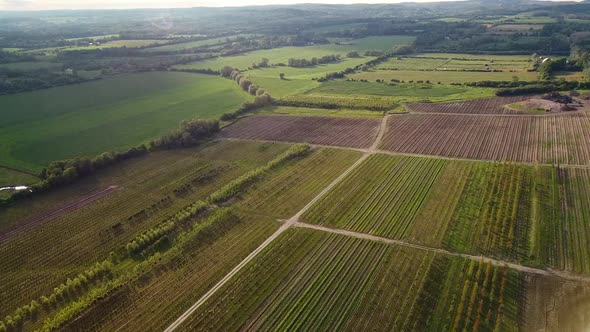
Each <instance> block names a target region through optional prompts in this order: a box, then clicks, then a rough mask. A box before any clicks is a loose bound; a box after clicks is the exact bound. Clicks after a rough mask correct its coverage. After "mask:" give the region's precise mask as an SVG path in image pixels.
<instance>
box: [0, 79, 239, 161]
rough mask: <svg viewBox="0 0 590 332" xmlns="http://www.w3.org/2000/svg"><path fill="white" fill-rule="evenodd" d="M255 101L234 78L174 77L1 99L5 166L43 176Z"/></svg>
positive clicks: (104, 83)
mask: <svg viewBox="0 0 590 332" xmlns="http://www.w3.org/2000/svg"><path fill="white" fill-rule="evenodd" d="M250 98H251V97H250V96H249V95H247V94H246V93H244V92H242V91H241V90H240V89H239V87H238V86H236V84H235V83H234V82H232V81H230V80H226V79H223V78H220V77H214V76H207V75H197V74H186V73H166V72H153V73H142V74H132V75H125V76H119V77H116V78H110V79H104V80H100V81H95V82H90V83H84V84H78V85H70V86H64V87H58V88H53V89H47V90H40V91H35V92H30V93H21V94H16V95H9V96H1V97H0V116H2V118H3V121H2V123H1V124H0V128H1V129H2V131H1V134H0V142H1V143H2V144H1V145H0V146H1V148H0V163H3V164H5V165H9V166H13V167H16V168H21V169H25V170H30V171H33V172H37V171H39V170H40V169H41V168H42V167H43V165H45V164H47V163H48V162H50V161H52V160H59V159H64V158H71V157H75V156H82V155H90V156H92V155H96V154H99V153H102V152H104V151H110V150H113V149H120V148H126V147H130V146H134V145H137V144H139V143H142V142H146V141H147V140H149V139H152V138H156V137H158V136H160V135H162V134H164V133H166V132H168V131H170V130H172V129H174V128H176V126H177V125H178V123H179V122H180V121H181V120H184V119H191V118H205V119H216V118H218V117H219V116H220V115H221V114H223V113H226V112H230V111H235V110H236V109H237V108H239V107H240V105H241V104H242V102H244V101H247V100H249V99H250ZM16 110H18V111H16Z"/></svg>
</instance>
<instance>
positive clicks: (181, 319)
mask: <svg viewBox="0 0 590 332" xmlns="http://www.w3.org/2000/svg"><path fill="white" fill-rule="evenodd" d="M388 118H389V116H388V115H387V116H384V117H383V118H382V119H381V123H380V125H379V131H378V133H377V137H376V138H375V140H374V142H373V144H372V145H371V147H370V148H369V149H368V150H367V151H365V153H364V154H363V155H362V156H361V157H360V158H359V159H358V160H357V161H356V162H355V163H354V164H352V166H350V167H349V168H348V169H347V170H345V171H344V172H343V173H342V174H340V176H338V177H337V178H336V179H335V180H334V181H332V182H331V183H330V184H329V185H328V186H327V187H325V188H324V189H323V190H322V191H321V192H320V193H319V194H317V195H316V196H315V197H314V198H313V199H312V200H311V201H309V203H307V204H306V205H305V206H304V207H303V208H302V209H301V210H300V211H299V212H297V213H296V214H295V215H294V216H293V217H291V218H289V220H287V222H285V223H284V224H283V225H282V226H281V227H280V228H279V229H278V230H277V231H276V232H275V233H274V234H272V235H271V236H270V237H269V238H268V239H266V240H265V241H264V242H263V243H262V244H261V245H260V246H258V248H256V249H255V250H254V251H253V252H251V253H250V254H249V255H248V256H247V257H246V258H244V260H242V261H241V262H240V263H239V264H238V265H237V266H236V267H235V268H234V269H233V270H231V271H230V272H229V273H228V274H226V275H225V276H224V277H223V278H222V279H221V280H220V281H219V282H218V283H217V284H215V286H213V287H212V288H211V289H210V290H209V291H208V292H207V293H205V294H204V295H203V296H202V297H201V298H200V299H199V300H198V301H197V302H195V304H193V305H192V306H191V307H190V308H189V309H188V310H187V311H185V312H184V313H183V314H182V315H181V316H180V317H178V319H176V321H174V322H173V323H172V324H170V326H168V328H166V330H164V332H172V331H174V330H176V329H177V328H178V327H180V325H182V323H183V322H184V321H185V320H186V319H187V318H188V317H189V316H190V315H191V314H192V313H194V312H195V311H196V310H197V309H198V308H199V307H200V306H201V305H203V303H205V302H206V301H207V300H208V299H209V298H211V296H213V295H214V294H215V293H216V292H217V291H218V290H219V289H221V288H222V287H223V286H224V285H225V284H226V283H227V282H228V281H229V280H230V279H231V278H232V277H233V276H234V275H236V274H237V273H238V272H240V270H241V269H242V268H243V267H244V266H246V265H247V264H248V263H249V262H250V261H252V260H253V259H254V258H255V257H256V256H257V255H258V254H259V253H260V252H262V251H263V250H264V249H265V248H266V247H268V245H269V244H270V243H272V241H274V240H275V239H276V238H278V237H279V236H280V235H281V234H282V233H284V232H285V231H286V230H288V229H289V228H291V227H293V226H295V225H296V224H297V223H298V222H299V218H300V217H301V216H302V215H303V214H304V213H305V212H306V211H307V210H309V208H311V207H312V206H313V205H314V204H315V203H316V202H317V201H319V200H320V199H321V198H322V197H324V196H325V195H326V194H327V193H328V192H329V191H330V190H331V189H332V188H334V187H335V186H336V185H337V184H339V183H340V182H342V180H344V178H346V177H347V176H348V175H349V174H350V173H352V171H354V170H355V169H356V168H358V167H359V166H360V165H361V164H362V163H363V162H364V161H365V160H367V158H369V157H370V156H371V155H373V154H375V153H376V151H377V150H376V147H377V146H379V144H380V143H381V141H380V140H381V139H382V138H383V136H384V131H385V129H386V128H387V119H388Z"/></svg>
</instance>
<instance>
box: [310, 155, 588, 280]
mask: <svg viewBox="0 0 590 332" xmlns="http://www.w3.org/2000/svg"><path fill="white" fill-rule="evenodd" d="M589 180H590V172H589V171H588V170H584V169H570V168H566V169H563V168H562V169H559V172H558V170H557V168H555V167H549V166H525V165H513V164H499V163H486V162H469V161H455V160H441V159H434V158H424V157H403V156H387V155H375V156H372V157H370V158H369V159H368V160H367V161H365V162H364V163H363V164H362V165H361V166H360V167H359V168H357V169H356V170H355V171H354V172H353V173H351V174H350V175H349V176H348V177H347V178H346V179H345V180H344V181H343V182H341V183H340V184H338V185H337V186H336V187H334V188H333V189H332V190H331V191H330V192H329V193H328V194H327V195H326V196H324V197H323V198H322V199H321V200H319V201H318V202H317V203H316V204H315V205H314V206H312V207H311V208H310V209H309V210H308V211H307V212H306V213H305V214H304V215H303V216H302V221H304V222H307V223H313V224H320V225H324V226H327V227H332V228H340V229H346V230H351V231H356V232H360V233H365V234H371V235H377V236H382V237H386V238H390V239H396V240H404V241H408V242H411V243H417V244H422V245H426V246H429V247H436V248H445V249H448V250H450V251H453V252H461V253H468V254H474V255H485V256H488V257H496V258H499V259H503V260H508V261H515V262H519V263H521V264H527V265H533V266H537V265H544V266H552V267H555V268H558V269H564V270H569V271H575V272H579V273H589V272H590V266H589V264H590V257H589V256H588V253H587V251H584V249H583V246H584V245H583V243H586V242H587V241H589V237H590V228H588V222H587V220H588V216H587V215H586V214H587V212H588V211H590V210H589V208H590V203H589V202H590V200H589V199H588V197H589V191H588V189H587V184H588V181H589ZM558 181H563V183H559V182H558ZM584 185H586V187H584ZM565 206H567V209H566V208H565ZM565 221H567V222H565Z"/></svg>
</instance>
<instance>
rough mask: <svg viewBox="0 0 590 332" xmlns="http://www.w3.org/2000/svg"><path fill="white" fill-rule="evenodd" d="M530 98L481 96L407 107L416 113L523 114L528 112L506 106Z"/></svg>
mask: <svg viewBox="0 0 590 332" xmlns="http://www.w3.org/2000/svg"><path fill="white" fill-rule="evenodd" d="M531 98H532V97H531V96H515V97H495V98H482V99H475V100H470V101H460V102H453V103H416V104H410V105H408V106H407V108H408V109H409V110H410V111H412V112H416V113H450V114H452V113H457V114H461V113H465V114H520V113H523V114H524V113H528V112H524V111H523V112H521V111H519V110H517V109H514V108H510V107H506V106H508V105H510V104H514V103H518V102H521V101H525V100H528V99H531Z"/></svg>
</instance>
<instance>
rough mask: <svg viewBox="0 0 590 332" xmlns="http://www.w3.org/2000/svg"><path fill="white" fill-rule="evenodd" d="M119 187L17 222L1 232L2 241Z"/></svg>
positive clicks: (73, 209) (111, 187) (80, 206)
mask: <svg viewBox="0 0 590 332" xmlns="http://www.w3.org/2000/svg"><path fill="white" fill-rule="evenodd" d="M117 188H118V186H110V187H108V188H106V189H103V190H100V191H97V192H94V193H92V194H90V195H88V196H84V197H82V198H81V199H79V200H77V201H75V202H71V203H69V204H66V205H64V206H61V207H59V208H58V209H56V210H53V211H50V212H49V213H44V214H41V215H37V216H34V217H32V218H29V219H27V220H23V221H20V222H17V223H16V225H14V226H13V227H10V228H9V229H8V230H5V231H3V232H0V243H3V242H5V241H7V240H9V239H10V238H11V237H13V236H15V235H17V234H19V233H21V232H24V231H28V230H30V229H33V228H35V227H37V226H39V225H42V224H44V223H46V222H48V221H51V220H53V219H55V218H58V217H60V216H63V215H64V214H66V213H68V212H72V211H75V210H78V209H80V208H83V207H84V206H86V205H88V204H90V203H92V202H94V201H96V200H98V199H100V198H102V197H105V196H107V195H108V194H110V193H112V192H113V191H115V190H117Z"/></svg>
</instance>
